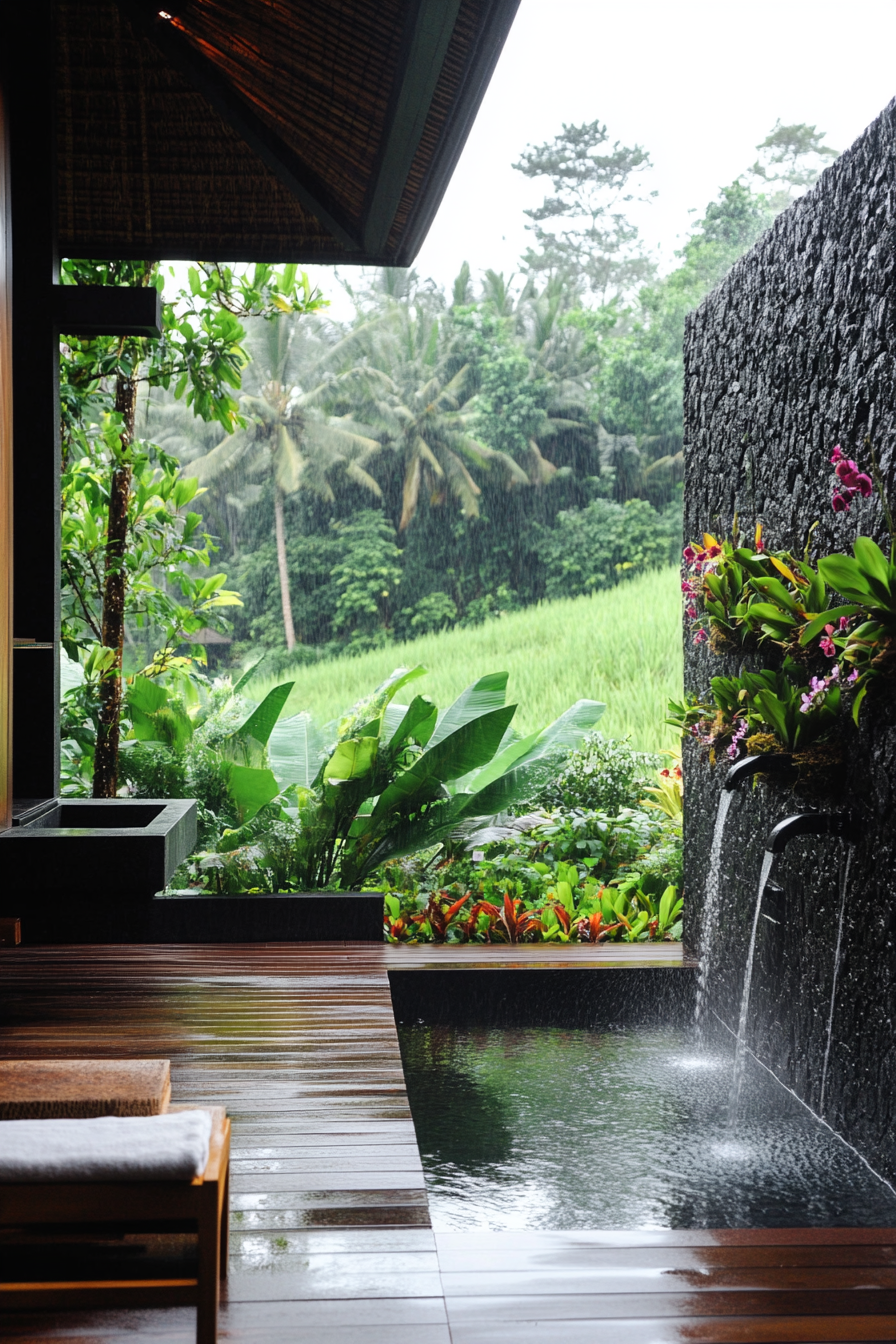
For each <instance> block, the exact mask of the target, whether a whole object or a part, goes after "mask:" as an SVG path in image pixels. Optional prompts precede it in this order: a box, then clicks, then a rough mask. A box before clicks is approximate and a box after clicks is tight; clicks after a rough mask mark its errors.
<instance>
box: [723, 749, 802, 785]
mask: <svg viewBox="0 0 896 1344" xmlns="http://www.w3.org/2000/svg"><path fill="white" fill-rule="evenodd" d="M797 774H798V771H797V769H796V766H795V765H794V763H793V757H792V756H788V755H785V754H783V753H779V752H770V753H769V754H768V755H766V756H744V758H743V760H740V761H735V763H734V765H732V767H731V769H730V770H729V771H728V773H727V775H726V776H725V788H726V789H739V788H740V786H741V784H743V782H744V780H746V779H752V777H753V776H754V775H785V776H788V777H789V778H792V779H795V778H796V776H797Z"/></svg>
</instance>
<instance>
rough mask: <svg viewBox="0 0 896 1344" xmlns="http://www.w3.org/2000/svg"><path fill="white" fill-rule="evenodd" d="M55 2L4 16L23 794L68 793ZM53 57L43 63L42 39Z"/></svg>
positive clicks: (17, 772)
mask: <svg viewBox="0 0 896 1344" xmlns="http://www.w3.org/2000/svg"><path fill="white" fill-rule="evenodd" d="M52 20H53V11H52V4H51V3H50V0H32V3H30V4H28V5H13V6H12V7H11V8H10V9H9V11H8V12H7V13H6V14H5V15H4V38H3V44H2V47H3V65H4V69H3V83H4V87H5V94H6V99H7V104H6V107H7V118H8V127H9V146H10V177H11V201H10V209H11V217H12V341H13V363H12V394H13V404H12V423H13V444H14V448H13V511H14V516H15V537H14V552H13V634H14V636H15V639H14V649H13V712H12V717H13V734H12V738H13V765H12V769H13V792H14V795H15V797H16V798H17V799H26V798H30V799H40V798H50V797H53V796H55V795H56V793H57V792H58V787H59V551H60V516H59V510H60V496H59V477H60V456H59V338H58V328H57V326H56V315H55V311H54V294H53V285H54V283H55V281H56V278H57V272H58V258H57V255H56V233H57V229H56V191H55V185H56V183H55V174H56V156H55V117H54V105H55V97H56V93H55V87H54V83H55V81H54V69H55V60H54V41H53V21H52ZM37 32H39V33H40V34H41V51H42V56H41V58H40V59H39V60H35V59H33V52H34V34H35V33H37Z"/></svg>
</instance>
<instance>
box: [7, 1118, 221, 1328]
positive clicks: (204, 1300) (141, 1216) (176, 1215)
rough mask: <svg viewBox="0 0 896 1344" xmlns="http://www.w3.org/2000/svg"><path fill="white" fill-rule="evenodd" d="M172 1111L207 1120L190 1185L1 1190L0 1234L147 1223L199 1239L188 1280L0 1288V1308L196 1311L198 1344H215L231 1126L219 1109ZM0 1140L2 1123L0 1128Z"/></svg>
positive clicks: (88, 1185)
mask: <svg viewBox="0 0 896 1344" xmlns="http://www.w3.org/2000/svg"><path fill="white" fill-rule="evenodd" d="M168 1109H169V1110H171V1111H176V1110H196V1109H206V1110H209V1111H210V1112H211V1115H212V1133H211V1143H210V1146H209V1156H208V1163H207V1165H206V1168H205V1171H204V1172H203V1174H202V1175H201V1176H197V1177H196V1178H195V1179H194V1180H192V1181H127V1180H126V1181H96V1182H83V1183H78V1182H72V1183H70V1184H69V1183H63V1182H60V1183H58V1184H47V1185H43V1184H38V1183H32V1182H29V1183H27V1184H0V1230H3V1231H8V1230H10V1229H19V1228H20V1229H22V1231H23V1234H25V1235H27V1234H28V1232H30V1233H32V1234H34V1233H37V1232H38V1231H39V1230H40V1229H44V1230H46V1231H48V1232H49V1231H50V1230H52V1231H55V1232H66V1233H69V1234H71V1233H77V1232H78V1231H79V1229H81V1230H85V1231H91V1232H96V1234H97V1235H101V1233H100V1232H99V1229H100V1228H102V1227H103V1226H105V1227H109V1226H110V1225H111V1226H114V1227H116V1228H117V1229H119V1230H120V1229H127V1230H131V1231H141V1230H145V1229H146V1227H147V1225H152V1224H155V1225H156V1226H158V1225H162V1226H164V1227H165V1228H166V1229H167V1230H169V1231H170V1230H172V1228H173V1227H175V1226H176V1227H178V1228H179V1229H181V1230H192V1229H194V1228H195V1230H196V1232H197V1233H198V1264H197V1272H196V1276H195V1277H191V1278H182V1279H181V1278H178V1279H174V1278H172V1279H151V1278H150V1279H137V1278H135V1279H117V1280H116V1279H108V1280H104V1279H90V1280H85V1281H83V1282H80V1281H79V1282H69V1281H59V1282H55V1281H50V1282H42V1281H33V1282H26V1283H9V1282H7V1283H2V1282H0V1310H3V1311H46V1310H54V1309H56V1308H66V1307H89V1308H95V1307H99V1308H112V1307H161V1306H184V1305H189V1306H195V1307H196V1308H197V1319H196V1340H197V1344H215V1342H216V1340H217V1329H218V1295H219V1281H220V1279H221V1278H223V1277H225V1276H226V1273H227V1233H228V1223H229V1166H230V1121H229V1120H228V1119H227V1115H226V1112H225V1110H224V1108H223V1107H220V1106H215V1107H204V1108H197V1107H187V1106H170V1107H169V1108H168ZM0 1139H2V1122H0Z"/></svg>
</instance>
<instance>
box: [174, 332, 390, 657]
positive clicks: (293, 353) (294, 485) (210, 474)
mask: <svg viewBox="0 0 896 1344" xmlns="http://www.w3.org/2000/svg"><path fill="white" fill-rule="evenodd" d="M298 333H299V327H298V324H297V323H296V322H295V321H290V320H289V319H288V318H286V317H281V318H278V319H276V320H275V321H272V322H265V323H264V324H263V325H262V326H261V328H260V330H256V333H255V334H254V336H253V337H251V338H250V339H249V341H248V342H247V346H248V348H249V349H250V351H251V353H252V355H253V363H252V364H251V365H250V366H249V370H248V371H247V380H246V381H247V382H249V383H250V386H251V384H252V382H254V383H256V384H257V390H256V392H255V393H254V394H251V393H250V394H246V395H244V396H242V397H241V398H240V406H241V409H242V411H243V414H244V416H245V417H246V419H247V421H248V423H247V425H246V427H245V428H243V429H238V430H237V431H236V432H235V433H233V434H230V435H228V436H227V438H225V439H223V440H222V441H221V442H220V443H219V444H217V446H216V447H214V448H212V450H211V451H210V452H208V453H206V454H205V455H204V456H202V457H199V458H196V459H195V460H194V461H192V462H191V463H190V470H191V471H192V472H193V474H194V475H196V476H197V477H198V478H199V480H200V482H201V483H202V484H203V485H206V484H209V483H211V482H213V481H220V480H222V479H224V478H226V477H228V476H231V475H232V474H233V473H234V472H235V471H236V470H237V468H242V469H243V470H246V471H248V472H249V473H250V474H255V475H258V476H262V477H264V476H266V477H267V478H268V479H269V480H270V482H271V484H272V486H273V495H274V534H275V539H276V549H277V568H278V571H279V577H280V597H281V602H282V606H283V629H284V634H285V637H286V647H287V649H288V650H290V651H292V649H294V648H295V644H296V635H295V626H294V624H293V618H292V600H291V596H290V589H289V573H288V569H287V561H286V524H285V519H284V509H283V501H284V498H285V497H286V496H287V495H291V494H294V493H295V492H296V491H297V490H309V491H311V492H313V493H314V494H315V495H317V496H318V497H319V498H321V499H323V500H326V501H328V502H331V501H333V500H334V499H335V491H334V489H333V480H334V478H336V477H338V476H342V477H344V478H345V479H347V480H350V481H353V482H354V483H355V484H356V485H359V486H361V487H362V488H363V489H364V490H366V491H367V492H368V493H369V494H371V495H373V496H374V497H375V498H376V499H381V498H382V491H381V489H380V487H379V484H378V483H377V481H376V480H375V479H374V477H373V476H371V474H370V473H369V471H368V470H367V464H368V462H369V460H370V458H371V457H372V456H374V455H375V454H376V453H378V452H379V451H380V448H381V445H380V443H379V441H378V440H377V439H375V438H373V437H372V436H371V435H370V433H369V431H368V430H367V429H366V427H365V426H363V425H359V424H357V423H356V422H355V421H354V420H353V419H352V418H351V417H350V416H335V415H329V414H327V410H326V406H327V403H328V402H330V401H332V399H333V397H334V396H335V395H337V394H338V392H339V390H340V388H345V390H349V389H350V388H351V386H352V384H353V383H354V382H356V381H357V375H356V372H355V371H354V370H348V371H346V372H345V374H344V375H342V377H341V378H340V377H339V376H335V375H332V374H327V375H324V376H323V378H322V379H321V380H320V381H318V382H317V383H316V385H314V386H310V387H308V388H307V390H303V387H302V386H301V384H300V382H299V375H300V371H302V372H304V373H305V375H306V378H305V381H306V384H307V382H308V381H309V375H313V374H315V373H316V374H317V375H320V363H321V351H320V349H319V348H317V349H314V348H313V338H312V339H308V338H306V339H305V340H304V341H303V340H302V339H301V338H300V336H299V335H298ZM303 334H304V333H303ZM301 347H304V348H301ZM303 357H304V358H303ZM311 381H313V379H311ZM365 381H366V382H368V383H369V381H370V380H369V378H368V379H366V380H365Z"/></svg>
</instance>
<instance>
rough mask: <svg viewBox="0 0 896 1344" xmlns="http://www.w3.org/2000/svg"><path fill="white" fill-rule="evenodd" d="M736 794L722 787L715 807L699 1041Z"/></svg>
mask: <svg viewBox="0 0 896 1344" xmlns="http://www.w3.org/2000/svg"><path fill="white" fill-rule="evenodd" d="M733 797H734V794H733V793H732V792H731V791H730V790H728V789H723V790H722V792H721V794H720V796H719V806H718V808H717V810H716V824H715V829H714V830H713V833H712V845H711V847H710V851H709V871H708V873H707V875H706V899H705V900H704V903H703V928H702V930H701V933H700V970H699V971H698V973H697V1003H696V1007H695V1009H694V1026H695V1027H696V1031H697V1039H698V1041H699V1040H701V1039H702V1036H703V1017H704V1013H705V1011H706V999H707V992H708V989H709V979H710V967H711V963H712V953H713V949H714V947H715V941H716V926H717V924H718V922H719V886H720V882H721V871H722V839H723V837H724V834H725V822H726V821H727V819H728V809H729V808H730V806H731V800H732V798H733Z"/></svg>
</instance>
